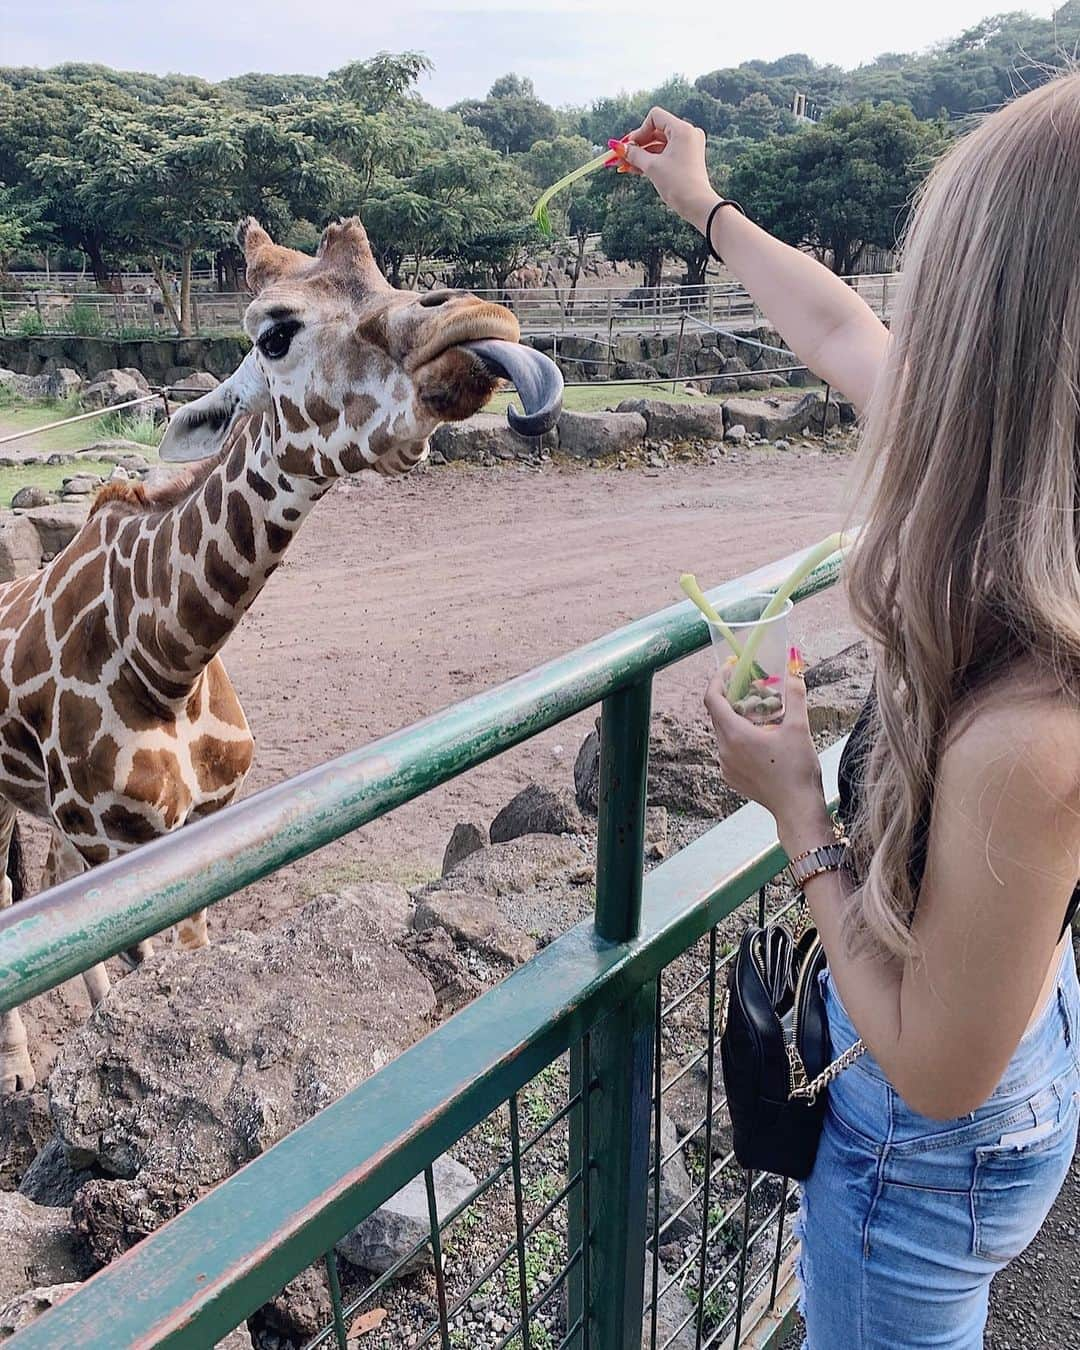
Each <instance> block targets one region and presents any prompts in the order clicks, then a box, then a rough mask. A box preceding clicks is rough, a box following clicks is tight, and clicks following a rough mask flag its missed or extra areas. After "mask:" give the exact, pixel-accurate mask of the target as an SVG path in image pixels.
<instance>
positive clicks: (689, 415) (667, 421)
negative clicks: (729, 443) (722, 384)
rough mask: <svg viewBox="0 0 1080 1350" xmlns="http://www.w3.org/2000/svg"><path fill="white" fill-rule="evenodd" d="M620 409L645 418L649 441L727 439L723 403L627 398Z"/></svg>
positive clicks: (677, 441)
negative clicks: (690, 402) (688, 404)
mask: <svg viewBox="0 0 1080 1350" xmlns="http://www.w3.org/2000/svg"><path fill="white" fill-rule="evenodd" d="M617 411H618V412H621V413H628V412H634V413H640V414H641V416H642V417H644V418H645V427H646V434H647V435H648V437H649V439H650V440H654V441H671V442H673V443H676V444H677V443H679V442H680V441H699V440H701V441H706V440H712V441H722V440H723V439H724V409H723V407H722V406H721V405H720V404H715V403H712V404H708V403H706V404H694V405H693V406H687V405H686V404H685V403H667V402H665V401H664V400H663V399H652V398H628V399H624V400H623V402H622V403H620V404H619V406H618V409H617Z"/></svg>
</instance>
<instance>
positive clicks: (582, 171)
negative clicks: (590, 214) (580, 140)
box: [532, 150, 611, 238]
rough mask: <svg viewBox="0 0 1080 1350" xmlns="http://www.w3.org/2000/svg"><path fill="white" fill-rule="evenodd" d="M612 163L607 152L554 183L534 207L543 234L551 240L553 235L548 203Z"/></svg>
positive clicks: (534, 218)
mask: <svg viewBox="0 0 1080 1350" xmlns="http://www.w3.org/2000/svg"><path fill="white" fill-rule="evenodd" d="M610 163H611V151H610V150H605V151H604V153H603V154H602V155H597V156H596V158H595V159H590V160H589V162H588V163H587V164H582V165H581V166H580V168H577V169H574V171H573V172H572V173H568V174H564V176H563V177H562V178H560V179H559V181H558V182H557V183H552V185H551V187H549V188H548V189H547V191H546V192H544V193H543V194H542V195H541V197H540V200H539V201H538V202H537V203H536V205H535V206H534V207H533V213H532V216H533V220H535V221H536V223H537V225H539V227H540V230H541V232H542V233H543V234H546V235H547V236H548V237H549V238H550V236H551V234H552V229H551V217H550V216H549V215H548V209H547V208H548V202H550V201H551V199H552V197H554V196H556V195H557V194H558V193H560V192H563V191H565V189H566V188H568V187H571V186H572V185H573V184H574V183H576V182H577V181H578V179H579V178H584V177H585V176H586V174H590V173H595V171H596V170H597V169H602V168H603V167H604V165H605V164H610Z"/></svg>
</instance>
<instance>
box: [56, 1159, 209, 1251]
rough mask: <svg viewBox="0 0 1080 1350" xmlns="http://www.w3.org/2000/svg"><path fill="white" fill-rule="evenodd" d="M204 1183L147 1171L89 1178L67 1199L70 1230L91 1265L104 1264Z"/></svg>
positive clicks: (188, 1200) (158, 1223)
mask: <svg viewBox="0 0 1080 1350" xmlns="http://www.w3.org/2000/svg"><path fill="white" fill-rule="evenodd" d="M205 1189H206V1188H205V1187H199V1186H197V1185H195V1184H193V1183H191V1182H184V1181H180V1180H177V1179H173V1178H171V1177H167V1176H162V1175H160V1174H158V1175H151V1174H149V1173H147V1174H145V1175H144V1176H142V1177H140V1178H139V1179H138V1180H135V1181H125V1180H120V1179H117V1178H114V1177H109V1178H103V1177H95V1178H94V1179H93V1180H92V1181H88V1182H87V1183H86V1184H85V1185H84V1186H80V1187H79V1190H78V1191H77V1193H76V1195H75V1198H74V1199H73V1201H72V1204H71V1218H72V1223H73V1224H74V1228H75V1232H76V1233H78V1235H79V1237H80V1239H81V1240H82V1242H83V1244H84V1246H85V1250H86V1251H87V1253H88V1254H89V1256H90V1259H91V1260H92V1261H93V1263H94V1268H95V1269H100V1268H101V1267H102V1266H107V1265H108V1264H109V1262H110V1261H113V1260H115V1258H116V1257H118V1256H121V1255H123V1253H124V1252H126V1251H128V1250H129V1248H131V1247H134V1246H135V1244H136V1243H137V1242H141V1241H142V1240H143V1238H144V1237H147V1236H149V1234H150V1233H152V1232H154V1231H155V1229H158V1228H160V1227H161V1225H162V1224H163V1223H168V1221H169V1220H170V1219H175V1218H176V1216H177V1215H178V1214H179V1213H181V1211H182V1210H185V1209H187V1207H188V1205H190V1204H191V1203H192V1201H193V1200H196V1199H198V1197H199V1195H200V1194H202V1193H203V1192H204V1190H205Z"/></svg>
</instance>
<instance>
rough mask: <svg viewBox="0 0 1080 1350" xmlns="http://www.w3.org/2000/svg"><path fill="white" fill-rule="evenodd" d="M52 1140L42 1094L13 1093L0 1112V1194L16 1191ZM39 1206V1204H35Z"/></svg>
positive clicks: (45, 1104)
mask: <svg viewBox="0 0 1080 1350" xmlns="http://www.w3.org/2000/svg"><path fill="white" fill-rule="evenodd" d="M51 1136H52V1121H51V1120H50V1119H49V1099H48V1096H47V1095H46V1094H45V1092H44V1091H43V1090H41V1089H38V1090H36V1091H34V1092H15V1093H12V1094H11V1096H9V1097H5V1098H4V1100H3V1110H2V1111H0V1191H14V1190H17V1189H18V1186H19V1182H20V1181H21V1180H22V1177H23V1175H24V1173H25V1172H26V1169H27V1168H28V1167H30V1165H31V1164H32V1163H33V1161H34V1159H35V1158H36V1157H37V1155H38V1153H39V1152H40V1151H41V1149H42V1148H43V1147H44V1146H45V1144H46V1143H47V1142H48V1140H49V1139H50V1138H51ZM39 1203H40V1202H39Z"/></svg>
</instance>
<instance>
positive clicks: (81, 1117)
mask: <svg viewBox="0 0 1080 1350" xmlns="http://www.w3.org/2000/svg"><path fill="white" fill-rule="evenodd" d="M434 1011H435V996H434V993H433V991H432V988H431V985H430V984H429V983H428V981H427V980H426V979H425V978H424V977H423V976H422V975H421V974H420V973H419V972H418V971H417V970H416V969H415V968H414V967H413V966H411V965H410V964H409V962H408V961H407V960H406V959H405V957H404V956H402V955H401V953H400V952H398V951H397V950H395V949H394V948H393V947H391V946H389V945H388V943H387V941H386V938H385V934H384V933H383V931H382V930H381V929H380V928H379V927H378V926H377V925H376V924H374V923H372V922H371V921H370V919H369V917H368V915H367V913H366V912H365V909H364V907H363V905H362V903H360V902H359V901H358V900H357V899H356V898H355V897H354V896H353V895H351V894H350V893H348V892H346V893H343V894H341V895H327V896H320V897H318V898H317V899H315V900H313V901H311V903H309V904H308V905H307V906H305V908H304V909H303V910H301V911H300V912H299V913H297V914H295V915H293V916H291V917H290V918H289V919H288V920H287V921H286V922H285V923H283V924H281V925H280V926H278V927H276V928H273V929H270V930H269V931H267V932H265V933H261V934H259V935H257V936H256V935H255V934H252V933H248V932H238V933H235V934H233V935H232V936H231V937H230V938H229V940H228V941H226V942H222V943H218V944H215V945H212V946H209V947H205V948H203V949H202V950H201V951H198V952H194V953H179V952H174V951H168V950H162V951H160V952H158V953H156V954H155V955H154V956H152V957H150V958H149V959H148V960H147V961H146V962H144V963H143V964H142V965H141V966H139V967H138V968H137V969H136V970H135V971H134V972H133V973H132V974H131V975H129V976H128V977H127V978H126V979H124V980H122V981H121V982H120V983H119V984H118V985H117V986H116V987H115V988H114V989H113V991H112V993H111V994H110V995H109V997H108V998H107V999H105V1000H104V1002H102V1003H101V1004H99V1005H98V1007H97V1008H96V1009H95V1011H94V1013H93V1015H92V1016H91V1017H90V1019H89V1020H88V1021H87V1022H86V1023H85V1024H84V1025H83V1026H81V1027H80V1028H79V1029H78V1030H77V1031H76V1032H75V1034H74V1035H73V1036H71V1037H70V1038H69V1040H68V1041H67V1043H66V1044H65V1045H64V1047H63V1049H62V1051H61V1053H60V1056H59V1058H58V1060H57V1062H56V1065H55V1067H54V1069H53V1073H52V1076H51V1078H50V1081H49V1094H50V1105H51V1109H52V1115H53V1120H54V1122H55V1124H56V1128H57V1132H58V1133H59V1135H60V1137H61V1138H62V1140H63V1141H64V1144H65V1146H66V1147H67V1149H68V1154H69V1158H70V1160H71V1162H72V1164H73V1165H74V1166H83V1165H88V1164H93V1165H95V1166H97V1167H99V1168H100V1169H101V1170H102V1171H103V1172H104V1173H107V1174H109V1175H111V1176H113V1177H120V1178H134V1177H136V1176H138V1175H140V1174H142V1173H148V1174H151V1175H157V1176H162V1177H168V1178H171V1179H174V1180H176V1181H180V1180H182V1181H183V1183H184V1184H185V1185H187V1184H210V1183H213V1182H215V1181H218V1180H220V1179H221V1178H222V1177H224V1176H225V1175H227V1174H228V1173H230V1172H232V1171H234V1170H235V1169H236V1168H237V1167H239V1166H241V1165H242V1164H243V1163H245V1162H247V1161H248V1160H249V1159H251V1158H253V1157H255V1156H256V1155H258V1154H259V1153H261V1152H263V1150H264V1149H267V1148H269V1147H270V1145H271V1144H274V1143H276V1142H277V1140H279V1139H281V1138H282V1137H283V1136H284V1135H285V1134H287V1133H288V1132H289V1131H290V1130H293V1129H295V1128H296V1126H298V1125H300V1124H301V1123H302V1122H303V1121H305V1120H307V1119H308V1118H309V1117H310V1116H312V1115H314V1114H315V1112H316V1111H318V1110H320V1109H321V1108H322V1107H324V1106H327V1105H328V1104H329V1103H330V1102H332V1101H334V1100H335V1099H336V1098H338V1097H339V1096H341V1094H342V1093H344V1092H345V1091H347V1090H348V1089H349V1088H351V1087H353V1086H355V1085H356V1084H357V1083H358V1082H360V1081H361V1080H363V1079H364V1078H366V1077H367V1076H368V1075H369V1074H371V1073H373V1072H374V1071H375V1070H376V1069H379V1068H381V1067H382V1066H383V1065H384V1064H386V1063H387V1062H388V1061H389V1060H391V1059H392V1058H394V1056H395V1055H397V1054H398V1053H399V1052H400V1051H402V1050H404V1049H405V1048H406V1047H407V1046H409V1045H411V1044H412V1043H413V1042H414V1041H415V1040H417V1039H418V1038H419V1037H420V1036H421V1035H423V1034H424V1032H425V1031H427V1029H428V1028H429V1026H430V1025H431V1020H432V1015H433V1013H434Z"/></svg>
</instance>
